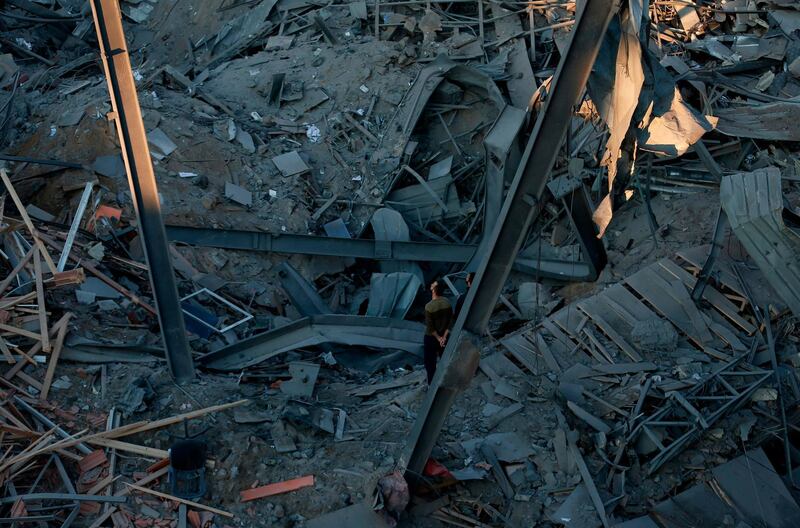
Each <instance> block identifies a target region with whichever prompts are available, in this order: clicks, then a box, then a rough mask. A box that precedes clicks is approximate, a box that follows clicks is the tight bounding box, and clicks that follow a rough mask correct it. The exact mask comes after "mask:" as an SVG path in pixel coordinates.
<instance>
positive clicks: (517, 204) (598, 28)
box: [400, 0, 619, 486]
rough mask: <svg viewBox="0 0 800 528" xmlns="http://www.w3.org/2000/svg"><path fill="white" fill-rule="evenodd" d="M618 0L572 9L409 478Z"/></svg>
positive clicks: (435, 431) (442, 411) (434, 390)
mask: <svg viewBox="0 0 800 528" xmlns="http://www.w3.org/2000/svg"><path fill="white" fill-rule="evenodd" d="M579 5H580V4H579ZM618 7H619V4H618V0H585V2H583V9H581V10H580V12H579V13H578V15H577V17H576V21H575V27H574V28H573V29H572V32H571V38H570V42H569V45H568V46H567V49H566V50H565V52H564V54H563V55H562V57H561V61H560V62H559V65H558V69H557V70H556V74H555V76H554V77H553V82H552V84H551V85H550V90H549V93H548V100H547V102H546V103H545V107H544V110H543V111H542V112H541V113H540V114H539V116H538V119H537V122H536V126H535V127H534V129H533V132H532V134H531V136H530V139H529V140H528V144H527V146H526V148H525V152H524V153H523V155H522V159H521V162H520V165H519V168H518V169H517V173H516V175H515V176H514V181H513V182H512V184H511V187H510V189H509V191H508V195H507V196H506V200H505V203H504V204H503V208H502V209H501V211H500V216H499V218H498V219H497V222H496V223H495V225H494V229H493V231H492V233H491V235H489V240H488V242H487V244H486V246H485V248H486V253H485V256H484V258H483V260H482V261H481V264H480V266H479V267H478V270H477V272H476V275H475V279H474V281H473V285H472V288H470V290H469V293H468V294H467V297H466V299H465V301H464V307H463V308H462V310H461V314H460V315H459V317H458V320H457V321H456V323H455V325H454V327H453V330H452V332H451V338H450V341H449V342H448V343H447V347H446V349H445V352H444V355H443V356H442V359H441V360H440V361H439V366H438V367H437V370H436V375H435V376H434V379H433V382H432V383H431V387H430V388H429V390H428V396H427V398H426V399H425V401H424V402H423V404H422V407H421V408H420V409H419V410H418V411H417V421H416V422H415V424H414V427H413V429H412V430H411V433H410V436H409V441H408V444H407V446H406V449H405V450H404V452H403V454H402V456H401V459H400V466H401V469H402V470H404V472H405V478H406V480H408V481H409V483H410V484H411V485H412V486H413V485H414V484H415V483H416V482H417V477H418V476H419V475H421V474H422V470H423V468H424V466H425V463H426V461H427V460H428V457H429V456H430V454H431V451H432V450H433V446H434V445H435V444H436V439H437V438H438V436H439V433H440V432H441V429H442V425H443V424H444V421H445V419H446V418H447V414H448V413H449V411H450V407H451V406H452V405H453V402H454V401H455V398H456V396H457V395H458V393H459V392H460V390H463V388H464V384H463V380H465V379H471V377H472V376H473V375H474V373H475V369H477V361H476V360H475V354H477V350H476V349H475V347H471V346H467V343H469V342H470V339H469V338H468V332H472V333H474V334H480V333H483V332H484V331H485V329H486V326H487V324H488V321H489V317H490V316H491V314H492V310H493V308H494V306H495V304H496V302H497V299H498V298H499V297H500V293H501V292H502V290H503V286H504V285H505V282H506V279H507V278H508V275H509V273H510V272H511V268H512V264H513V263H514V259H515V258H516V256H517V253H518V252H519V249H520V247H521V246H522V243H523V241H524V238H525V236H526V234H527V232H528V229H529V228H530V226H531V223H532V222H533V220H534V219H535V218H536V216H537V214H538V213H539V211H540V208H541V198H542V194H543V193H544V190H545V186H546V184H547V178H548V175H549V174H550V171H551V170H552V169H553V165H554V164H555V161H556V157H557V155H558V151H559V148H560V146H561V143H562V141H563V140H564V136H565V134H566V131H567V127H568V125H569V122H570V120H571V119H572V114H573V107H574V105H575V104H576V103H577V102H578V99H579V97H580V96H581V93H582V92H583V89H584V87H585V86H586V82H587V80H588V79H589V74H590V73H591V70H592V65H593V64H594V60H595V58H596V57H597V53H598V51H599V49H600V45H601V43H602V41H603V37H604V35H605V33H606V30H607V29H608V24H609V22H610V21H611V17H612V16H613V15H614V13H616V11H617V9H618ZM470 370H471V371H470ZM450 380H457V381H458V382H459V383H452V382H451V381H450Z"/></svg>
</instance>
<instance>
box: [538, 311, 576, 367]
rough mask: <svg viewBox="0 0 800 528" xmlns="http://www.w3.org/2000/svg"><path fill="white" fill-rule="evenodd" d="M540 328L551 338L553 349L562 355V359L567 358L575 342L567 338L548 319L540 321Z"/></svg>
mask: <svg viewBox="0 0 800 528" xmlns="http://www.w3.org/2000/svg"><path fill="white" fill-rule="evenodd" d="M542 327H543V328H544V329H545V330H547V331H548V332H549V333H550V335H551V336H553V338H554V339H553V345H554V347H553V348H555V349H556V352H558V353H560V354H563V355H564V357H569V356H570V352H571V351H572V348H573V347H574V346H575V342H573V341H572V340H571V339H570V338H569V337H567V335H566V334H565V333H564V332H562V331H561V329H559V328H558V327H557V326H556V325H555V323H553V321H552V320H551V319H549V318H548V319H545V320H543V321H542Z"/></svg>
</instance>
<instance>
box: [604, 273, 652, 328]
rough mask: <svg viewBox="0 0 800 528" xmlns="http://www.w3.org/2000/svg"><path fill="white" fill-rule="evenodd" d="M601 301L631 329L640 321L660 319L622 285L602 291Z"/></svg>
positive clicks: (615, 285)
mask: <svg viewBox="0 0 800 528" xmlns="http://www.w3.org/2000/svg"><path fill="white" fill-rule="evenodd" d="M603 300H604V301H606V302H607V303H608V305H609V306H610V307H611V308H612V309H613V310H614V312H616V313H617V315H619V316H620V317H621V318H622V319H623V320H624V321H625V322H626V323H628V324H629V325H630V326H631V328H633V326H634V325H635V324H636V323H638V322H642V321H652V320H653V319H660V317H659V316H658V315H657V314H656V313H655V312H653V311H652V310H651V309H650V308H648V307H647V305H646V304H644V303H643V302H642V301H640V300H639V299H637V298H636V296H635V295H634V294H632V293H631V292H630V291H629V290H628V289H627V288H626V287H625V286H623V285H622V284H614V285H612V286H609V287H608V288H606V289H605V290H603Z"/></svg>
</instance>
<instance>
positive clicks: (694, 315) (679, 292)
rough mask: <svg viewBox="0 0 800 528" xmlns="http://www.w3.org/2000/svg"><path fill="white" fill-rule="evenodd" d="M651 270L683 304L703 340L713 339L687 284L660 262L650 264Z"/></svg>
mask: <svg viewBox="0 0 800 528" xmlns="http://www.w3.org/2000/svg"><path fill="white" fill-rule="evenodd" d="M649 270H650V271H652V272H653V275H654V276H656V277H658V279H660V280H661V281H663V282H662V283H661V287H663V288H664V289H665V290H666V291H667V292H668V293H669V294H670V296H671V297H672V298H673V299H674V300H675V302H677V303H678V304H679V305H680V306H681V308H682V309H683V311H684V313H686V315H687V317H688V318H689V322H690V323H691V324H692V326H694V327H695V329H696V331H697V333H698V335H699V337H700V339H701V340H702V341H703V342H706V341H711V340H712V339H713V336H712V335H711V330H709V329H708V324H707V323H706V319H705V317H703V316H702V314H701V313H700V310H699V309H698V308H697V305H696V304H695V303H694V301H693V300H692V297H691V295H690V294H689V290H688V289H687V288H686V286H685V285H684V284H683V283H682V282H681V281H680V280H679V279H676V278H675V277H673V276H672V275H671V274H670V273H669V272H668V271H667V270H666V269H664V268H663V267H662V266H661V265H660V264H659V263H656V265H652V266H650V267H649ZM658 279H656V280H658Z"/></svg>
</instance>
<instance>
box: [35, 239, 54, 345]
mask: <svg viewBox="0 0 800 528" xmlns="http://www.w3.org/2000/svg"><path fill="white" fill-rule="evenodd" d="M33 274H34V280H35V281H36V304H37V311H38V312H39V333H40V334H41V338H40V339H41V341H42V352H45V353H49V352H50V350H51V347H50V336H49V335H48V334H49V332H48V331H47V306H46V305H45V303H44V284H42V258H41V251H40V250H39V249H38V248H37V249H36V251H35V253H34V254H33Z"/></svg>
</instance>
